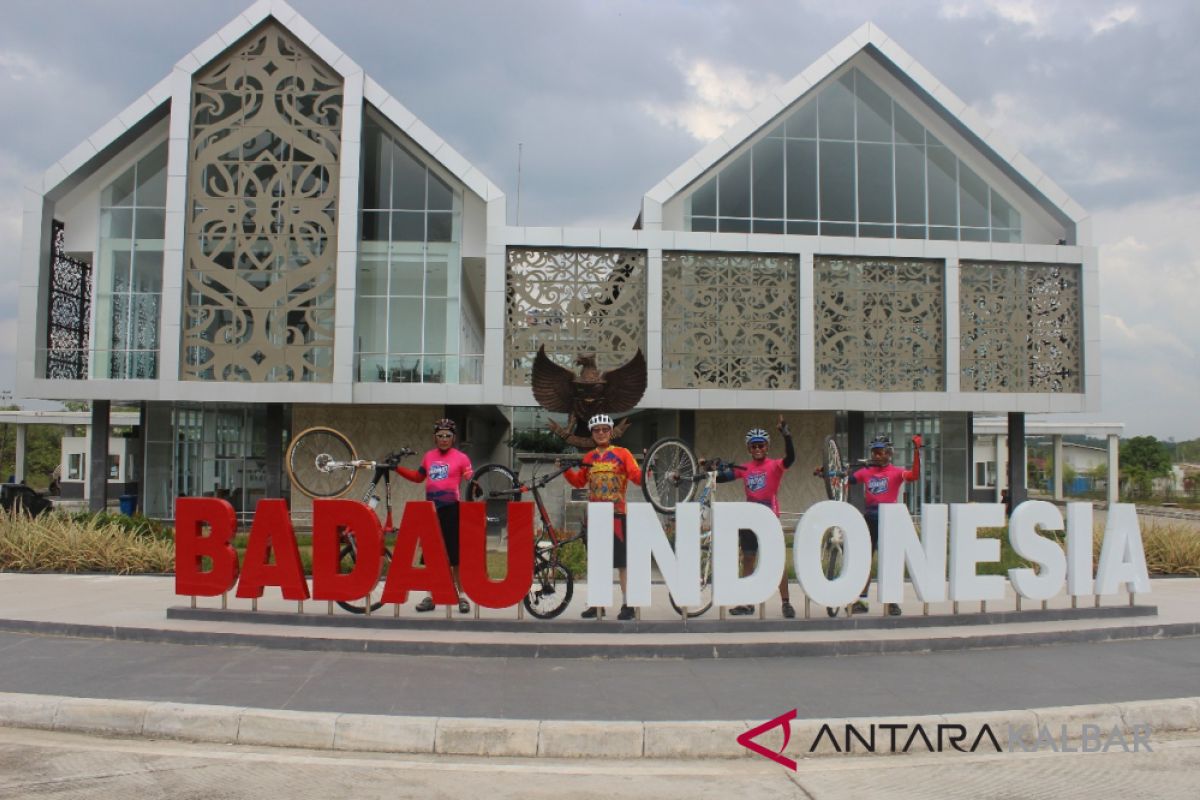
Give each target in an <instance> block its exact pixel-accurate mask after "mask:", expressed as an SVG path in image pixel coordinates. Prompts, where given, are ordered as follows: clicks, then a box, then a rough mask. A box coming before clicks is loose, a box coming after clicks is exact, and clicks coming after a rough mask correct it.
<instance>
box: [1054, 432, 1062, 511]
mask: <svg viewBox="0 0 1200 800" xmlns="http://www.w3.org/2000/svg"><path fill="white" fill-rule="evenodd" d="M1054 499H1055V500H1062V499H1063V441H1062V434H1061V433H1056V434H1054Z"/></svg>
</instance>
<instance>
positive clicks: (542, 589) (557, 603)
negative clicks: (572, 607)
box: [522, 556, 575, 619]
mask: <svg viewBox="0 0 1200 800" xmlns="http://www.w3.org/2000/svg"><path fill="white" fill-rule="evenodd" d="M574 593H575V576H574V575H572V574H571V570H569V569H567V567H566V566H565V565H564V564H562V563H561V562H559V561H551V560H550V559H547V558H544V557H540V556H538V557H535V560H534V564H533V583H532V584H531V585H530V587H529V593H528V594H527V595H525V598H524V599H523V600H522V603H524V605H525V610H526V611H528V612H529V613H530V614H532V615H533V616H535V617H537V618H538V619H554V618H555V617H557V616H558V615H559V614H561V613H562V612H563V611H565V610H566V608H567V606H568V605H569V604H570V602H571V595H573V594H574Z"/></svg>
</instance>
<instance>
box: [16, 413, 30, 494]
mask: <svg viewBox="0 0 1200 800" xmlns="http://www.w3.org/2000/svg"><path fill="white" fill-rule="evenodd" d="M26 427H27V426H25V425H22V424H21V423H19V422H18V423H17V463H16V465H15V467H14V469H13V478H14V479H16V481H17V483H20V482H21V481H23V480H25V428H26Z"/></svg>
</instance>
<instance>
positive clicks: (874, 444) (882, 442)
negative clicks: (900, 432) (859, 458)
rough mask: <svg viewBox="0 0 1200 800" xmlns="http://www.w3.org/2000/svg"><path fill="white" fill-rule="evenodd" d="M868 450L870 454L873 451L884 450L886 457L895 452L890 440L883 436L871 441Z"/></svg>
mask: <svg viewBox="0 0 1200 800" xmlns="http://www.w3.org/2000/svg"><path fill="white" fill-rule="evenodd" d="M870 449H871V451H872V452H874V451H875V450H886V451H887V452H888V455H891V454H892V453H894V452H895V448H894V447H892V440H891V439H890V438H888V437H887V436H885V435H883V434H879V435H878V436H876V437H875V438H874V439H872V440H871V447H870Z"/></svg>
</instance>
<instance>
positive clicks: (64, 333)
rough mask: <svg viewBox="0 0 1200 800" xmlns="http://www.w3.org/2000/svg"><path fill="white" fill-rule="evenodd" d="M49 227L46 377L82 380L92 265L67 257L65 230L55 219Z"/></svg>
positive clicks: (85, 354)
mask: <svg viewBox="0 0 1200 800" xmlns="http://www.w3.org/2000/svg"><path fill="white" fill-rule="evenodd" d="M52 225H53V227H52V228H51V231H52V234H51V236H52V237H53V239H54V241H53V246H52V252H51V254H50V302H49V304H48V306H47V308H48V311H47V315H48V319H47V325H46V377H47V378H58V379H62V380H73V381H81V380H84V379H86V378H87V368H88V319H89V317H90V316H91V295H92V266H91V264H88V263H87V262H86V261H80V260H78V259H75V258H71V257H70V256H68V255H67V254H66V252H65V248H66V237H67V233H66V227H65V226H64V225H63V223H61V222H59V221H58V220H54V221H53V223H52Z"/></svg>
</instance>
